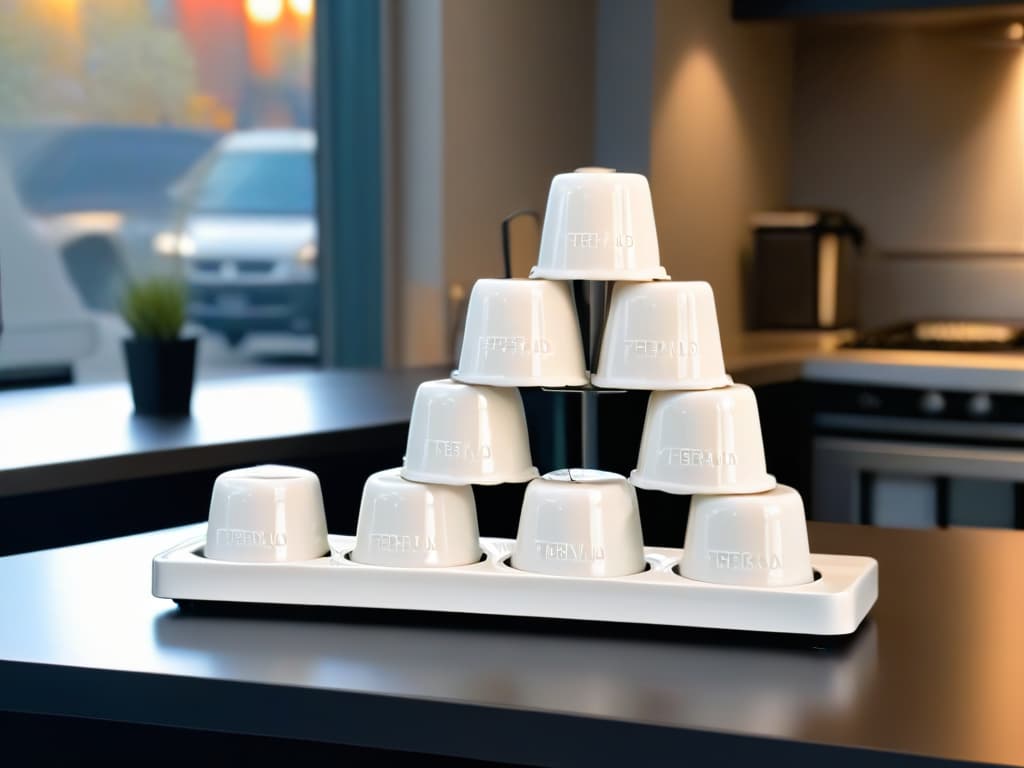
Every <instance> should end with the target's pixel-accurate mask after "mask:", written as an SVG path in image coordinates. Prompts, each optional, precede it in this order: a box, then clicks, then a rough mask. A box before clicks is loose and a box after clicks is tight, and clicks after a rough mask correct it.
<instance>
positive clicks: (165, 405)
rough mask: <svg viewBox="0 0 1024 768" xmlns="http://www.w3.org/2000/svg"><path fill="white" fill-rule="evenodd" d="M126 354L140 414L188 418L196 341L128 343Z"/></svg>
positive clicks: (134, 341) (133, 392) (143, 340)
mask: <svg viewBox="0 0 1024 768" xmlns="http://www.w3.org/2000/svg"><path fill="white" fill-rule="evenodd" d="M124 354H125V359H126V360H127V361H128V379H129V380H130V381H131V384H132V398H133V399H134V400H135V412H136V413H138V414H141V415H143V416H187V415H188V413H189V407H190V404H191V401H192V377H193V373H194V372H195V366H196V340H195V339H174V340H172V341H158V340H156V339H125V341H124Z"/></svg>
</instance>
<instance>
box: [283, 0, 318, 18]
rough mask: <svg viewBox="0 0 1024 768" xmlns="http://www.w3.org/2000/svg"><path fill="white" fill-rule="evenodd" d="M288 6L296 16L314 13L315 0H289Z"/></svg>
mask: <svg viewBox="0 0 1024 768" xmlns="http://www.w3.org/2000/svg"><path fill="white" fill-rule="evenodd" d="M288 7H289V8H291V9H292V13H294V14H295V15H296V16H312V15H313V0H288Z"/></svg>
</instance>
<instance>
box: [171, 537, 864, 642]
mask: <svg viewBox="0 0 1024 768" xmlns="http://www.w3.org/2000/svg"><path fill="white" fill-rule="evenodd" d="M330 540H331V556H330V557H324V558H321V559H319V560H313V561H311V562H306V563H224V562H217V561H214V560H208V559H206V558H204V557H203V556H202V540H201V539H191V540H189V541H186V542H183V543H182V544H180V545H178V546H177V547H174V548H173V549H169V550H167V551H166V552H164V553H162V554H160V555H157V556H156V558H154V560H153V594H154V595H156V596H157V597H166V598H174V599H177V600H220V601H228V602H237V603H275V604H279V605H322V606H338V607H351V608H385V609H391V610H410V611H424V610H427V611H440V612H444V613H476V614H485V615H492V616H495V615H496V616H535V617H540V618H552V619H575V620H579V621H605V622H618V623H628V624H655V625H665V626H675V627H706V628H715V629H736V630H748V631H753V632H787V633H795V634H807V635H847V634H850V633H851V632H853V631H854V630H855V629H856V628H857V627H858V625H860V623H861V621H862V620H863V619H864V617H865V616H867V614H868V611H870V610H871V606H872V605H874V604H875V600H876V599H877V598H878V563H877V562H876V561H875V560H874V559H872V558H870V557H853V556H849V555H811V565H812V566H813V567H814V569H815V570H816V571H818V572H819V573H820V574H821V578H820V579H817V580H815V581H813V582H812V583H810V584H804V585H801V586H798V587H777V588H774V589H763V588H752V587H735V586H726V585H722V584H708V583H705V582H700V581H694V580H692V579H687V578H684V577H682V576H680V575H679V574H678V573H676V571H675V570H674V569H675V567H676V566H677V565H678V564H679V560H680V558H681V557H682V554H683V552H682V550H679V549H664V548H660V547H646V548H645V550H644V553H645V558H646V560H647V563H648V564H649V565H650V569H649V570H645V571H644V572H642V573H637V574H634V575H632V576H620V577H615V578H607V579H591V578H576V577H570V576H546V575H543V574H538V573H527V572H525V571H519V570H516V569H515V568H512V567H510V566H509V565H508V564H507V563H506V560H507V557H508V554H509V553H510V552H511V551H512V549H513V548H514V544H515V542H513V541H511V540H509V539H487V538H485V539H481V541H480V545H481V548H482V549H483V551H484V554H485V556H486V559H485V560H484V561H483V562H479V563H475V564H473V565H465V566H461V567H458V568H381V567H378V566H371V565H360V564H359V563H354V562H352V560H351V559H349V558H348V557H346V555H347V554H348V553H349V552H350V551H351V550H352V547H353V546H354V545H355V539H354V538H353V537H351V536H331V537H330Z"/></svg>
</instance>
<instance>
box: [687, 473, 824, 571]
mask: <svg viewBox="0 0 1024 768" xmlns="http://www.w3.org/2000/svg"><path fill="white" fill-rule="evenodd" d="M810 552H811V550H810V546H809V544H808V541H807V519H806V516H805V515H804V503H803V500H802V499H801V498H800V494H799V493H797V492H796V491H795V490H793V489H792V488H790V487H789V486H786V485H779V486H776V487H775V488H773V489H772V490H770V491H766V492H765V493H755V494H746V495H742V496H694V497H693V499H692V500H691V501H690V518H689V522H688V523H687V526H686V546H685V549H684V551H683V559H682V561H681V562H680V564H679V570H680V573H682V574H683V575H684V576H686V577H687V578H690V579H697V580H698V581H708V582H713V583H715V584H733V585H738V586H745V587H788V586H794V585H797V584H809V583H810V582H811V581H812V580H813V579H814V573H813V571H812V569H811V554H810Z"/></svg>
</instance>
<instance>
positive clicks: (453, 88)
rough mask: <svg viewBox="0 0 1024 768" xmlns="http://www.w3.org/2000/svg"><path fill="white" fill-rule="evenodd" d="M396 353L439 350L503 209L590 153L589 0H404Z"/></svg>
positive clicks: (407, 360) (496, 265)
mask: <svg viewBox="0 0 1024 768" xmlns="http://www.w3.org/2000/svg"><path fill="white" fill-rule="evenodd" d="M394 33H395V45H394V49H395V59H396V62H397V63H396V66H395V72H396V80H395V84H394V115H395V120H394V125H395V126H396V131H395V134H396V135H395V140H394V152H395V164H394V165H395V168H396V169H397V170H396V176H395V178H394V180H393V185H392V186H393V188H394V189H395V190H396V191H395V193H394V196H393V199H392V200H391V204H392V210H391V216H390V218H391V221H392V226H393V227H394V228H395V229H396V230H397V232H398V235H397V242H396V243H395V249H396V253H395V256H394V263H395V278H396V279H395V285H396V291H395V301H396V305H397V306H396V308H395V309H396V314H397V315H398V322H397V323H396V324H395V328H396V332H397V335H398V340H397V342H398V343H397V346H398V354H397V358H398V360H397V362H399V363H402V364H405V365H417V364H427V363H436V362H442V361H445V360H449V359H450V357H451V350H452V342H453V336H454V330H455V328H454V326H455V324H456V323H457V322H458V320H459V316H458V307H459V305H460V296H462V294H463V293H465V292H468V290H469V289H470V288H471V287H472V284H473V282H474V281H475V280H476V279H478V278H481V277H489V276H499V275H500V274H501V273H502V269H503V267H502V259H501V229H500V223H501V220H502V218H504V217H505V216H506V215H507V214H509V213H511V212H513V211H515V210H517V209H521V208H532V209H536V210H539V211H541V212H543V210H544V205H545V202H546V199H547V190H548V185H549V184H550V181H551V177H552V176H553V175H554V174H556V173H559V172H562V171H566V170H572V169H573V168H575V167H578V166H581V165H589V164H591V163H592V162H593V160H592V158H593V149H594V128H593V126H594V44H595V5H594V3H592V2H590V0H560V2H557V3H552V2H547V0H488V2H478V1H477V0H445V1H444V2H441V1H440V0H404V1H403V2H399V3H398V4H397V12H396V14H395V30H394Z"/></svg>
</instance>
